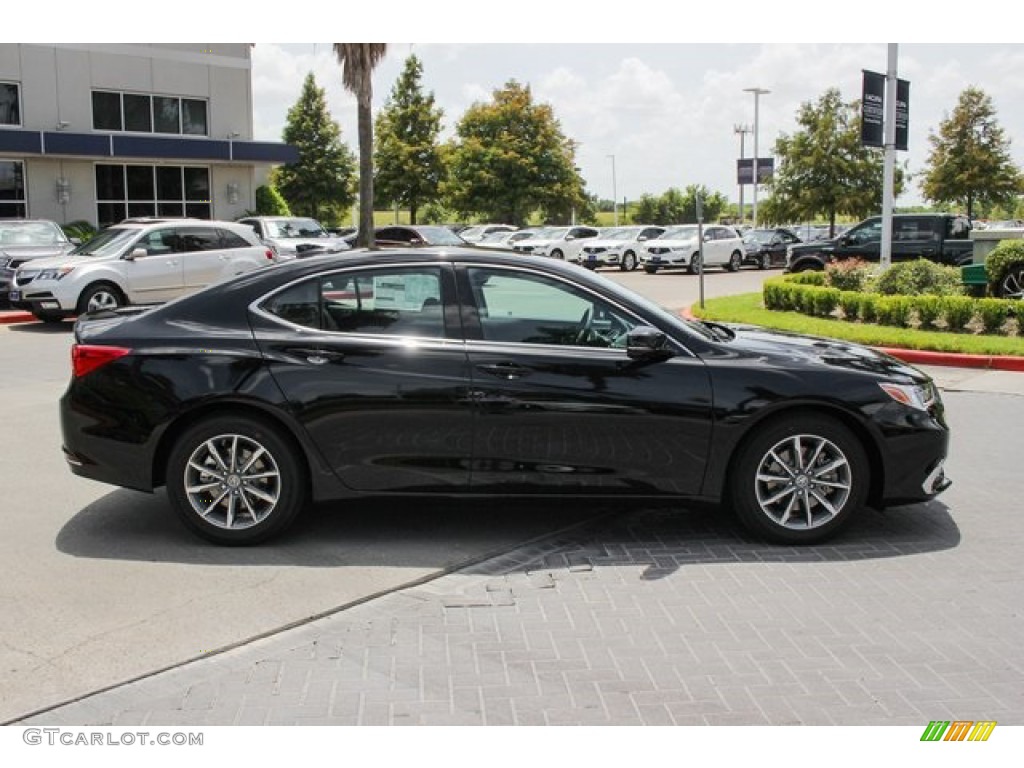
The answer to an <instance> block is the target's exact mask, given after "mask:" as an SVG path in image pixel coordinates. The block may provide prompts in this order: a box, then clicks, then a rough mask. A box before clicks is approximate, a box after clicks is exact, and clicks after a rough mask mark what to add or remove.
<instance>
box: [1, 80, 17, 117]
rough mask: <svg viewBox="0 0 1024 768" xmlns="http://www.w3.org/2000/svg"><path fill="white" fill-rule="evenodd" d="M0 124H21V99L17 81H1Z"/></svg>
mask: <svg viewBox="0 0 1024 768" xmlns="http://www.w3.org/2000/svg"><path fill="white" fill-rule="evenodd" d="M0 125H21V100H20V99H19V98H18V86H17V85H16V84H15V83H0Z"/></svg>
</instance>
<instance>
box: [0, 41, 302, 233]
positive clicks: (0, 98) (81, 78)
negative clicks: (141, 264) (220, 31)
mask: <svg viewBox="0 0 1024 768" xmlns="http://www.w3.org/2000/svg"><path fill="white" fill-rule="evenodd" d="M297 159H298V153H297V151H296V150H295V148H294V147H291V146H288V145H287V144H283V143H275V142H263V141H253V103H252V58H251V46H250V45H249V44H244V43H242V44H223V45H222V44H210V43H168V44H160V43H152V44H151V43H126V44H96V45H94V44H82V45H77V44H52V45H45V44H28V43H22V44H7V43H5V44H0V218H5V217H29V218H43V219H52V220H54V221H56V222H58V223H62V224H64V223H68V222H71V221H77V220H85V221H88V222H90V223H91V224H93V225H95V226H98V227H104V226H107V225H110V224H113V223H116V222H119V221H121V220H123V219H125V218H129V217H137V216H192V217H196V218H203V219H225V220H229V221H230V220H233V219H236V218H238V217H240V216H242V215H243V214H244V212H245V211H246V210H251V209H253V208H255V191H256V188H257V187H258V186H259V185H260V184H262V183H264V182H265V179H266V176H267V173H268V172H269V171H270V169H271V168H272V167H273V166H275V165H280V164H282V163H291V162H295V161H296V160H297Z"/></svg>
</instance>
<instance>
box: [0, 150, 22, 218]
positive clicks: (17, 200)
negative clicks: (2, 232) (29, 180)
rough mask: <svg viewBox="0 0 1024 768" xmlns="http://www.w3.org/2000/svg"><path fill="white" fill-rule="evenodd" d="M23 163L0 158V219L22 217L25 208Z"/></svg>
mask: <svg viewBox="0 0 1024 768" xmlns="http://www.w3.org/2000/svg"><path fill="white" fill-rule="evenodd" d="M26 203H27V200H26V195H25V164H24V163H22V162H21V161H20V160H0V219H23V218H25V215H26V212H27V210H28V208H27V205H26Z"/></svg>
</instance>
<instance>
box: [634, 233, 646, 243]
mask: <svg viewBox="0 0 1024 768" xmlns="http://www.w3.org/2000/svg"><path fill="white" fill-rule="evenodd" d="M646 239H647V235H640V237H638V238H637V239H636V241H637V242H638V243H642V242H644V240H646Z"/></svg>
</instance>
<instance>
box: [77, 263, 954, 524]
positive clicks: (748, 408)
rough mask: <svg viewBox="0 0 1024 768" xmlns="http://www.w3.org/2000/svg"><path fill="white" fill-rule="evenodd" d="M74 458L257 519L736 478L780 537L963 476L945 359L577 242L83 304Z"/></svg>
mask: <svg viewBox="0 0 1024 768" xmlns="http://www.w3.org/2000/svg"><path fill="white" fill-rule="evenodd" d="M72 362H73V369H74V370H73V378H72V380H71V383H70V385H69V387H68V390H67V392H66V394H65V395H64V397H63V398H62V400H61V405H60V412H61V425H62V430H63V438H64V453H65V456H66V458H67V461H68V463H69V464H70V466H71V469H72V471H73V472H75V473H76V474H79V475H82V476H85V477H89V478H93V479H95V480H100V481H103V482H107V483H112V484H114V485H119V486H125V487H129V488H135V489H140V490H144V491H151V490H153V489H155V488H157V487H159V486H166V487H167V493H168V495H169V498H170V500H171V501H172V503H173V506H174V508H175V510H176V511H177V513H178V514H179V515H180V517H181V518H182V520H183V521H184V523H185V524H186V525H188V526H189V527H190V528H191V529H193V530H194V531H195V532H197V533H199V534H200V535H202V536H204V537H206V538H208V539H210V540H212V541H214V542H218V543H222V544H249V543H255V542H258V541H262V540H265V539H267V538H269V537H271V536H274V535H276V534H279V533H280V532H281V531H283V530H284V528H285V527H286V526H288V525H289V523H291V522H292V521H293V520H294V518H295V517H296V516H297V515H298V514H299V512H300V511H301V510H302V509H303V508H304V507H305V506H306V505H307V503H308V502H311V501H323V500H329V499H341V498H345V497H351V496H355V495H360V494H367V495H373V496H380V495H383V494H404V495H409V494H411V495H417V494H418V495H430V494H476V495H496V496H500V497H508V496H528V495H530V496H532V495H536V496H553V497H564V496H576V497H580V496H596V497H603V498H609V497H631V498H647V499H666V498H682V499H694V500H704V501H716V502H725V503H726V506H728V507H731V508H732V509H734V510H735V511H736V513H737V514H738V516H739V518H740V519H741V521H742V522H743V523H744V524H745V525H746V526H747V527H748V528H749V529H750V530H751V531H753V532H754V533H755V534H757V535H760V536H762V537H764V538H767V539H770V540H773V541H777V542H784V543H806V542H812V541H820V540H822V539H824V538H826V537H828V536H830V535H833V534H835V533H836V532H837V531H838V530H839V529H840V528H841V527H842V526H843V525H844V524H845V523H847V522H848V521H849V520H850V518H851V517H853V516H855V515H856V514H857V510H858V509H860V508H861V507H862V506H863V505H865V504H871V505H875V506H882V505H885V504H890V503H906V502H916V501H923V500H926V499H929V498H931V497H933V496H934V495H936V494H937V493H939V492H940V491H942V490H943V489H944V488H945V487H946V486H947V485H948V481H947V480H946V478H945V476H944V474H943V462H944V459H945V457H946V451H947V445H948V439H949V433H948V429H947V427H946V423H945V421H944V417H943V408H942V403H941V401H940V399H939V395H938V393H937V391H936V389H935V387H934V386H933V384H932V381H931V380H930V379H929V378H928V377H927V376H926V375H924V374H923V373H920V372H919V371H917V370H916V369H914V368H911V367H908V366H906V365H904V364H903V363H901V362H899V361H898V360H895V359H894V358H891V357H888V356H886V355H884V354H881V353H879V352H876V351H873V350H870V349H867V348H864V347H859V346H855V345H852V344H846V343H840V342H836V341H829V340H825V339H816V338H807V337H801V336H793V335H784V334H779V333H773V332H769V331H766V330H764V329H758V328H752V327H730V326H725V325H720V324H717V323H695V322H688V321H685V320H682V319H680V318H679V317H677V316H675V315H674V314H672V313H669V312H666V311H665V310H663V309H661V308H659V307H657V306H655V305H653V304H651V303H650V302H648V301H647V300H645V299H643V298H641V297H640V296H638V295H636V294H634V293H632V292H630V291H628V290H626V289H624V288H622V287H621V286H619V285H618V284H616V283H615V282H612V281H610V280H608V279H607V278H605V277H603V276H601V275H596V274H594V273H592V272H589V271H587V270H583V269H581V268H579V267H577V266H574V265H571V264H565V263H562V262H558V261H554V260H552V259H542V258H539V257H537V258H535V257H532V256H525V257H524V256H522V255H511V254H500V253H487V252H483V251H480V250H475V249H474V250H470V249H459V248H456V249H451V250H444V249H401V250H393V251H388V250H381V251H375V252H372V253H365V254H361V253H353V254H352V256H351V257H350V258H349V257H347V258H345V259H344V260H338V259H337V258H335V257H330V256H324V257H313V258H310V259H302V260H296V261H293V262H289V263H285V264H280V265H277V266H274V267H272V268H268V269H264V270H259V271H257V272H252V273H249V274H247V275H243V276H239V277H238V278H234V279H232V280H230V281H227V282H223V283H220V284H217V285H215V286H212V287H210V288H207V289H205V290H203V291H201V292H199V293H196V294H193V295H191V296H188V297H185V298H182V299H178V300H176V301H174V302H171V303H169V304H166V305H164V306H162V307H157V308H154V309H149V310H146V311H138V310H136V311H135V313H134V314H131V313H126V312H122V311H114V312H109V311H108V312H104V313H100V314H95V315H89V316H85V317H83V318H81V319H80V320H79V321H78V322H77V323H76V326H75V343H74V346H73V353H72Z"/></svg>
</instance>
